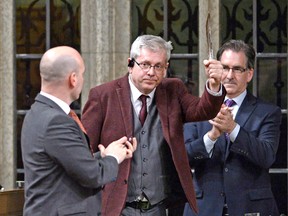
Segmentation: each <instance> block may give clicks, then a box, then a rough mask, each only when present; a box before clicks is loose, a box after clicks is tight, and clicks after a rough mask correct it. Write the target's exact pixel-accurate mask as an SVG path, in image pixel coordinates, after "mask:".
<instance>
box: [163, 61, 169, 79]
mask: <svg viewBox="0 0 288 216" xmlns="http://www.w3.org/2000/svg"><path fill="white" fill-rule="evenodd" d="M168 67H169V62H167V64H166V68H165V71H164V76H163V77H166V75H167V70H168Z"/></svg>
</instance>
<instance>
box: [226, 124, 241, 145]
mask: <svg viewBox="0 0 288 216" xmlns="http://www.w3.org/2000/svg"><path fill="white" fill-rule="evenodd" d="M239 131H240V125H239V124H236V127H235V128H234V129H233V131H232V132H231V133H230V134H229V138H230V140H231V142H234V141H235V140H236V137H237V136H238V133H239Z"/></svg>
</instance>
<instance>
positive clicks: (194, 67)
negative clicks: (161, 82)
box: [168, 59, 199, 96]
mask: <svg viewBox="0 0 288 216" xmlns="http://www.w3.org/2000/svg"><path fill="white" fill-rule="evenodd" d="M198 67H199V65H198V59H195V60H191V59H172V60H171V61H170V66H169V73H168V76H169V77H177V78H179V79H181V80H182V81H183V82H184V83H185V84H186V86H187V87H188V89H189V90H190V91H191V93H192V94H193V95H197V96H198V93H199V91H198V79H199V77H198V75H199V73H198Z"/></svg>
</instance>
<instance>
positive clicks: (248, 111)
mask: <svg viewBox="0 0 288 216" xmlns="http://www.w3.org/2000/svg"><path fill="white" fill-rule="evenodd" d="M255 104H256V98H255V97H254V96H253V95H252V94H250V93H247V95H246V97H245V99H244V101H243V102H242V104H241V106H240V107H239V110H238V112H237V114H236V117H235V121H236V122H237V123H238V124H239V125H240V127H243V126H244V125H245V123H246V122H247V120H248V119H249V118H250V116H251V115H252V113H253V112H254V109H255V108H256V106H255ZM230 145H231V142H228V143H227V149H226V154H225V160H227V157H228V155H229V153H230V150H229V149H230Z"/></svg>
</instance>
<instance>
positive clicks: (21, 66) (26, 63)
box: [16, 59, 41, 110]
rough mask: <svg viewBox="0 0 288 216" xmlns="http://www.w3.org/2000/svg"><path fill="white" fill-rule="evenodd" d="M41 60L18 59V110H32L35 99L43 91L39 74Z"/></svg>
mask: <svg viewBox="0 0 288 216" xmlns="http://www.w3.org/2000/svg"><path fill="white" fill-rule="evenodd" d="M39 62H40V60H31V59H18V60H17V61H16V67H17V73H16V80H17V86H16V92H17V110H21V109H30V106H31V105H32V103H33V102H34V98H35V97H36V95H37V93H39V92H40V89H41V79H40V74H39Z"/></svg>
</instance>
